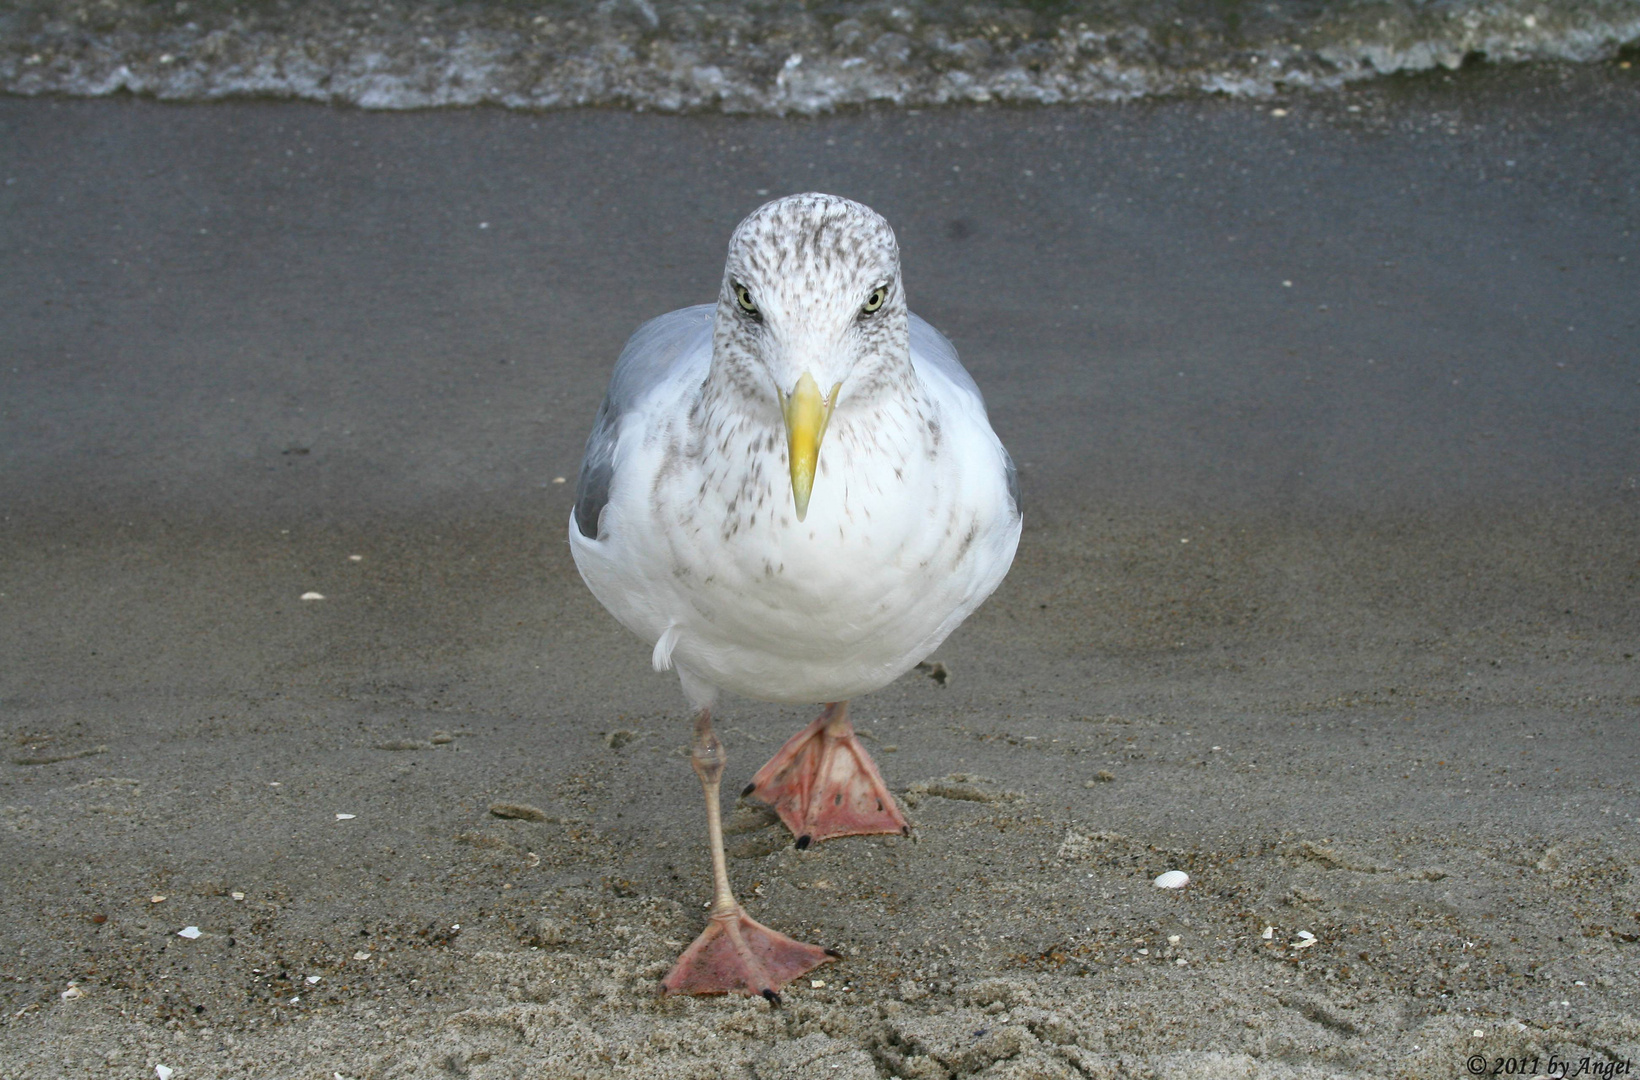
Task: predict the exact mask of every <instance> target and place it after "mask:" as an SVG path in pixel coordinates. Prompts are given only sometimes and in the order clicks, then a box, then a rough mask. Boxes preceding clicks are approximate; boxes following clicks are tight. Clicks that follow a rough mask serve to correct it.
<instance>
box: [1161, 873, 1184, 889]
mask: <svg viewBox="0 0 1640 1080" xmlns="http://www.w3.org/2000/svg"><path fill="white" fill-rule="evenodd" d="M1188 884H1190V875H1189V874H1187V873H1185V872H1184V871H1183V870H1169V871H1168V872H1167V873H1165V874H1162V875H1161V876H1160V877H1158V878H1157V879H1156V881H1155V885H1156V887H1157V888H1158V889H1182V888H1184V887H1185V886H1186V885H1188Z"/></svg>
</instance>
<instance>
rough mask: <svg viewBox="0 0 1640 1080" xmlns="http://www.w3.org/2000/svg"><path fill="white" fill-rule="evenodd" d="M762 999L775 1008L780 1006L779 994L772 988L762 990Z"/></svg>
mask: <svg viewBox="0 0 1640 1080" xmlns="http://www.w3.org/2000/svg"><path fill="white" fill-rule="evenodd" d="M763 999H764V1000H765V1001H767V1002H768V1003H769V1004H770V1005H773V1006H774V1007H775V1008H777V1009H778V1008H780V995H779V994H777V993H775V992H774V991H773V990H768V989H765V990H764V991H763Z"/></svg>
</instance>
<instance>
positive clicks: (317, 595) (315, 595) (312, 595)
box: [302, 592, 325, 600]
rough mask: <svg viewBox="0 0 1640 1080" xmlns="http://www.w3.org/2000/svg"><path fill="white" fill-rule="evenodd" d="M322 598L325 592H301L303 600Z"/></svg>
mask: <svg viewBox="0 0 1640 1080" xmlns="http://www.w3.org/2000/svg"><path fill="white" fill-rule="evenodd" d="M324 598H325V594H324V593H319V592H305V593H303V594H302V599H303V600H323V599H324Z"/></svg>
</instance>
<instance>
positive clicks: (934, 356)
mask: <svg viewBox="0 0 1640 1080" xmlns="http://www.w3.org/2000/svg"><path fill="white" fill-rule="evenodd" d="M908 314H910V315H911V362H912V364H913V365H915V366H917V367H919V368H925V369H927V370H930V371H934V372H936V373H938V374H940V375H942V376H944V377H945V379H946V381H947V382H949V383H951V384H952V385H953V386H955V387H957V388H958V389H959V390H965V391H967V392H968V393H970V394H972V395H974V400H975V401H976V402H978V403H979V408H980V412H984V411H985V395H984V394H981V393H980V392H979V384H978V383H976V382H974V377H973V376H972V375H970V374H968V369H967V368H965V367H963V366H962V361H961V360H958V359H957V347H956V346H955V345H953V344H951V341H950V339H949V338H947V337H946V336H945V335H944V334H942V333H940V332H939V331H938V330H936V329H934V327H933V326H932V325H930V324H929V323H928V321H927V320H925V319H923V318H922V317H920V316H918V315H917V314H915V313H914V312H911V313H908ZM1002 467H1003V470H1004V471H1005V473H1006V475H1007V479H1008V497H1009V498H1010V499H1012V500H1013V501H1014V512H1015V513H1018V512H1019V470H1018V469H1017V468H1015V467H1014V459H1013V457H1012V456H1011V455H1009V453H1008V448H1007V447H1006V446H1004V447H1003V448H1002Z"/></svg>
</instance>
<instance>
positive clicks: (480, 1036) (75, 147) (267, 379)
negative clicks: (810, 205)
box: [0, 65, 1640, 1080]
mask: <svg viewBox="0 0 1640 1080" xmlns="http://www.w3.org/2000/svg"><path fill="white" fill-rule="evenodd" d="M1636 74H1637V73H1636V72H1634V71H1632V70H1623V69H1619V68H1617V67H1616V66H1615V65H1614V66H1609V67H1605V68H1589V69H1583V70H1568V71H1555V70H1547V69H1544V70H1532V71H1503V72H1500V71H1492V70H1485V69H1482V70H1479V71H1465V72H1463V73H1461V74H1460V75H1458V76H1453V77H1440V78H1432V79H1420V80H1390V81H1385V82H1382V83H1378V84H1375V85H1373V86H1370V87H1366V88H1363V89H1361V90H1358V91H1353V92H1351V93H1349V94H1345V95H1339V96H1336V97H1327V98H1311V99H1303V98H1300V99H1296V100H1293V101H1289V102H1284V103H1280V104H1281V105H1282V106H1283V107H1284V108H1285V109H1286V110H1287V114H1286V115H1284V116H1275V115H1273V114H1272V113H1271V112H1269V111H1268V110H1269V107H1270V106H1269V105H1268V104H1266V105H1262V106H1261V105H1257V104H1252V103H1246V102H1230V101H1219V100H1206V101H1184V102H1171V103H1161V104H1145V105H1138V106H1127V107H1113V108H1106V109H1088V110H1031V111H1010V110H1000V109H998V110H985V109H976V110H963V111H929V112H923V113H897V112H888V111H884V112H866V113H858V114H851V115H844V116H837V117H831V118H826V119H820V120H813V121H773V120H760V119H729V118H721V117H694V118H666V117H654V116H644V115H631V114H622V113H613V112H582V113H566V114H554V115H524V114H512V113H504V112H500V111H489V110H485V111H474V112H431V113H421V114H408V115H378V114H367V113H361V112H349V111H337V110H326V109H322V108H315V107H307V106H295V105H284V104H269V103H246V104H232V105H214V106H209V107H165V106H159V105H155V104H151V103H145V102H139V101H129V100H123V101H99V102H68V101H40V100H31V101H21V100H15V99H0V184H3V185H4V186H3V187H0V208H3V212H0V239H3V243H0V311H3V312H4V316H3V318H0V357H3V362H0V387H3V390H0V656H3V657H4V660H3V662H0V724H3V733H4V735H5V738H6V747H5V757H4V759H3V760H0V956H3V957H4V961H3V963H0V970H3V972H4V979H3V980H0V1078H7V1080H9V1078H12V1077H24V1076H27V1077H30V1078H33V1077H39V1076H48V1075H49V1076H96V1077H133V1078H134V1077H150V1076H153V1075H155V1072H154V1066H155V1065H157V1064H164V1065H166V1066H167V1067H169V1068H172V1069H174V1070H175V1074H174V1075H175V1077H176V1080H194V1078H196V1077H270V1078H271V1077H314V1078H324V1080H330V1078H332V1077H336V1076H339V1077H344V1078H349V1080H355V1078H356V1080H364V1078H373V1080H374V1078H382V1080H386V1078H397V1077H421V1076H426V1077H443V1076H465V1077H472V1078H475V1080H487V1078H492V1077H513V1076H532V1077H533V1076H552V1077H557V1076H565V1077H568V1076H589V1077H604V1076H634V1077H639V1076H641V1077H696V1076H699V1077H713V1078H718V1077H724V1078H727V1077H735V1078H740V1077H758V1078H768V1077H785V1076H828V1077H839V1078H844V1077H847V1078H865V1077H885V1076H903V1077H952V1076H964V1077H967V1076H985V1077H993V1078H1001V1077H1017V1078H1026V1077H1062V1076H1063V1077H1079V1076H1087V1077H1100V1078H1106V1077H1140V1076H1161V1077H1202V1078H1225V1077H1258V1078H1263V1077H1274V1078H1288V1077H1334V1076H1338V1077H1344V1076H1368V1075H1370V1076H1373V1077H1383V1076H1394V1077H1409V1078H1423V1077H1456V1076H1460V1075H1467V1074H1468V1073H1467V1072H1466V1069H1467V1065H1466V1062H1467V1061H1468V1060H1469V1058H1470V1057H1471V1055H1474V1054H1481V1055H1484V1057H1485V1059H1486V1061H1485V1063H1484V1064H1485V1069H1486V1070H1490V1069H1491V1068H1492V1065H1493V1063H1494V1061H1495V1060H1496V1059H1498V1058H1503V1057H1506V1056H1524V1057H1526V1058H1528V1059H1530V1058H1532V1057H1534V1056H1535V1057H1536V1058H1537V1062H1536V1064H1535V1066H1534V1067H1535V1068H1536V1069H1537V1070H1538V1071H1540V1072H1543V1073H1545V1074H1547V1072H1548V1070H1549V1067H1550V1058H1551V1055H1554V1056H1556V1057H1558V1059H1560V1060H1562V1061H1565V1060H1572V1061H1573V1062H1574V1065H1575V1063H1576V1062H1577V1061H1578V1060H1579V1059H1582V1058H1589V1059H1590V1060H1591V1061H1592V1062H1594V1063H1600V1062H1620V1061H1630V1062H1636V1061H1640V1021H1637V1020H1636V1019H1635V1017H1636V1016H1637V1015H1640V975H1637V972H1640V963H1637V960H1640V791H1637V781H1636V777H1637V772H1640V729H1637V724H1636V716H1637V715H1640V660H1637V659H1636V656H1637V655H1640V604H1637V600H1640V542H1637V540H1636V537H1637V535H1640V428H1637V426H1636V417H1640V364H1637V363H1636V360H1637V359H1640V357H1637V353H1636V345H1635V341H1636V340H1637V336H1636V331H1637V330H1640V304H1637V303H1636V301H1635V297H1637V296H1640V243H1637V242H1636V234H1637V233H1640V190H1637V187H1636V180H1635V177H1636V176H1640V79H1637V78H1636V77H1635V76H1636ZM1352 107H1353V108H1354V110H1355V111H1352ZM804 189H821V190H828V191H834V192H837V193H839V194H844V195H849V196H852V197H855V198H859V199H862V200H863V201H866V202H868V203H870V204H871V205H872V206H874V207H876V208H877V209H878V210H880V211H882V212H883V213H884V214H885V215H886V216H887V217H888V218H889V220H890V221H891V222H892V223H893V224H894V225H895V227H896V229H897V231H898V233H899V235H900V239H901V244H902V247H903V249H904V253H905V280H906V286H907V290H908V294H909V296H910V299H911V302H912V307H913V309H914V310H917V311H918V312H919V313H920V314H922V315H924V316H925V317H927V318H929V319H930V320H931V321H933V322H934V323H935V324H936V325H938V326H940V327H941V328H942V329H944V330H945V332H946V333H947V334H948V335H950V336H951V337H952V338H953V340H954V341H955V342H956V344H957V346H958V348H959V350H960V351H961V352H962V355H963V357H964V359H965V361H966V362H967V363H968V365H969V367H970V369H971V370H972V371H973V373H974V375H975V377H976V379H977V380H978V381H979V383H980V385H981V386H982V388H983V389H984V390H985V392H986V394H987V397H988V399H989V402H990V405H991V410H992V416H993V420H994V422H995V425H996V427H997V429H998V431H999V432H1000V433H1001V434H1002V436H1003V438H1004V440H1005V441H1006V442H1007V443H1008V445H1009V446H1010V448H1011V449H1012V450H1013V452H1014V456H1015V457H1016V459H1017V460H1018V461H1019V462H1020V464H1021V473H1022V481H1023V485H1024V492H1025V504H1026V505H1025V509H1026V532H1025V537H1024V539H1023V541H1022V543H1021V546H1020V554H1019V559H1018V561H1017V563H1016V565H1015V567H1014V570H1013V572H1012V574H1011V576H1010V577H1009V578H1008V580H1007V581H1006V582H1005V583H1004V585H1003V587H1002V588H1001V589H1000V590H999V592H998V593H997V594H996V596H994V597H993V598H992V600H991V601H990V602H989V603H988V604H987V605H986V606H985V607H984V608H982V609H981V611H980V612H979V613H978V614H977V615H975V616H974V617H973V618H972V619H971V620H970V621H969V623H968V624H967V625H966V626H964V627H963V628H962V629H961V630H960V631H959V632H958V633H957V634H956V635H954V636H953V637H952V638H951V640H950V641H949V642H947V644H946V645H945V646H944V647H942V649H941V650H940V652H939V654H938V656H937V657H936V659H938V660H939V661H940V662H941V663H942V664H944V665H945V667H946V668H947V669H948V671H949V672H950V676H951V677H950V679H949V681H948V682H947V683H946V684H944V685H941V684H938V683H936V682H935V681H934V680H932V679H930V678H927V677H925V676H922V675H917V674H913V675H911V676H908V677H906V678H905V679H903V680H901V681H900V682H899V683H897V684H895V685H894V686H892V687H889V688H888V689H886V690H884V691H882V692H880V693H878V694H875V695H872V696H870V697H868V698H865V699H862V700H861V701H859V702H858V703H857V704H856V706H855V709H854V714H855V718H856V722H857V723H859V724H860V726H861V728H862V730H863V731H865V732H866V733H867V734H868V735H869V737H870V739H871V740H872V741H871V743H870V745H871V746H872V748H873V750H874V752H875V753H876V754H877V757H878V760H879V762H880V764H881V766H882V769H883V772H884V774H885V776H886V778H887V779H888V782H889V784H890V786H891V787H893V788H894V789H895V790H896V791H898V792H900V793H902V795H903V796H904V798H905V802H906V804H907V807H908V813H909V815H910V817H911V818H912V820H913V822H914V824H915V827H916V835H915V836H914V837H913V838H912V839H911V840H909V841H905V840H895V839H885V838H851V839H845V840H838V841H832V842H829V843H826V844H823V845H819V846H817V847H816V848H815V849H812V850H810V851H804V852H799V851H796V850H795V849H794V848H793V847H792V845H791V842H790V837H789V836H788V835H786V834H785V833H784V832H783V830H782V829H781V827H780V826H779V825H778V824H777V823H772V822H771V819H769V818H768V817H767V816H766V815H763V814H761V813H759V812H757V811H756V810H755V809H753V808H749V807H742V808H739V809H735V810H731V821H730V826H729V828H730V831H731V835H730V837H729V842H730V848H731V855H732V857H731V859H730V864H731V867H730V869H731V875H732V877H733V878H734V882H735V885H736V886H737V888H738V889H740V890H741V894H742V897H743V899H744V900H745V901H746V902H747V905H748V907H749V909H750V910H751V912H752V913H753V915H754V916H755V917H757V918H759V919H761V920H763V921H765V922H767V923H770V924H772V925H774V926H776V927H778V928H780V929H783V930H785V931H787V932H789V933H792V934H794V935H799V936H803V937H806V938H807V939H809V940H813V941H816V942H819V943H821V944H825V945H828V946H831V947H834V948H837V949H839V950H841V951H842V952H843V953H844V957H843V959H841V960H840V961H838V962H837V963H835V964H833V965H830V966H828V967H826V968H822V969H820V970H819V971H817V972H816V973H815V975H814V977H813V980H812V982H813V983H823V984H824V985H811V980H808V979H805V980H802V981H800V982H799V983H796V984H794V985H793V986H792V987H791V988H790V989H789V991H788V993H787V994H786V995H785V1002H784V1004H783V1006H782V1007H781V1008H780V1009H778V1010H775V1009H771V1008H770V1007H769V1006H768V1005H767V1003H765V1002H763V1001H761V1000H742V999H698V1000H696V999H686V1000H678V999H661V998H659V997H657V996H656V993H655V989H656V985H657V982H658V980H659V977H660V975H661V974H663V973H664V971H665V970H666V968H667V966H668V965H669V962H670V960H671V959H672V958H673V957H674V956H675V955H676V953H677V952H678V950H679V949H680V948H681V947H682V946H683V945H684V944H685V943H687V941H688V940H689V939H690V938H691V937H692V936H693V935H694V934H695V933H696V932H697V931H698V930H699V928H700V925H701V923H702V919H703V904H704V902H705V900H706V899H707V895H708V891H709V875H708V868H707V865H706V862H705V858H704V837H703V829H702V827H701V815H700V807H699V789H698V786H697V785H696V783H695V781H694V777H693V774H692V773H691V772H690V770H689V767H688V763H687V760H686V758H685V756H684V755H683V753H682V747H683V746H684V744H685V743H686V741H687V725H686V722H685V717H684V715H683V709H682V699H681V696H680V695H679V693H678V691H677V688H676V685H675V682H674V681H673V679H672V677H671V676H670V675H665V676H662V675H656V674H654V673H653V672H651V671H650V670H649V666H648V650H647V649H646V648H645V647H644V646H642V645H641V644H640V643H638V642H637V641H636V640H634V639H631V638H630V637H629V636H628V635H626V634H625V632H624V631H622V630H621V629H620V628H619V627H618V626H617V625H616V624H615V623H614V621H613V620H612V619H610V618H609V617H608V616H607V615H606V614H605V613H604V612H603V611H602V610H601V609H600V608H598V606H597V604H596V602H595V601H593V600H592V598H591V596H590V595H589V594H588V593H587V592H586V590H585V588H584V587H583V586H582V585H581V583H580V581H579V579H578V578H577V576H576V574H575V570H574V567H573V565H572V563H571V561H570V558H569V553H568V551H567V549H566V546H565V544H564V542H563V539H562V535H563V530H564V527H565V523H566V520H567V517H568V512H569V504H570V501H571V491H570V487H571V486H572V485H571V484H560V483H557V482H556V479H557V478H559V477H569V478H570V479H571V481H573V476H574V471H575V468H576V464H577V461H578V458H579V451H580V444H581V441H582V440H583V439H584V437H585V433H586V431H587V429H588V427H589V425H590V422H591V418H592V414H593V412H594V410H595V409H596V407H597V403H598V399H599V396H600V394H601V392H602V388H603V384H604V382H605V380H606V378H607V374H608V369H609V365H610V364H611V363H612V361H613V357H614V355H615V353H616V352H617V351H618V349H619V347H620V344H621V342H622V341H623V340H624V339H625V337H626V335H627V334H628V333H629V332H630V331H631V330H632V329H633V327H634V326H635V325H636V324H637V323H638V322H640V321H641V320H643V319H644V318H647V317H649V316H651V315H653V314H657V313H659V312H662V311H665V310H667V309H669V308H672V307H676V306H681V305H684V304H688V303H696V302H700V301H702V300H705V299H709V298H710V296H711V295H712V293H713V291H714V289H715V287H716V282H717V279H718V275H719V274H720V273H721V258H722V254H723V250H724V248H725V245H726V242H727V237H728V232H729V230H730V229H731V228H732V227H733V225H734V223H735V222H736V221H737V220H739V218H740V217H741V216H742V215H743V214H744V213H745V212H746V211H748V210H749V209H750V208H752V207H753V206H755V205H756V204H757V203H758V202H760V201H761V199H762V198H763V197H764V193H765V192H766V193H768V194H781V193H784V192H788V191H794V190H804ZM1289 283H1290V284H1289ZM354 556H359V558H357V559H355V558H354ZM307 592H317V593H320V594H323V596H324V599H323V600H307V601H304V600H302V599H300V598H301V597H302V595H303V594H304V593H307ZM808 718H809V716H808V714H807V713H806V712H804V711H802V710H795V709H789V708H783V707H776V706H770V705H764V704H760V703H756V702H750V701H739V700H736V701H731V702H729V703H728V704H727V707H726V709H725V711H724V718H723V720H722V727H721V729H720V730H721V731H722V734H723V736H724V739H725V742H726V744H727V747H728V752H729V757H730V764H729V772H728V775H727V776H726V783H725V788H726V789H729V788H732V787H738V786H739V785H740V784H742V783H744V781H745V779H746V778H749V777H750V775H751V774H752V772H753V771H754V770H755V769H756V768H757V766H758V765H760V764H761V763H762V762H763V760H765V759H766V758H767V756H768V755H769V754H771V753H772V752H773V751H774V749H775V748H776V747H777V746H778V745H779V743H780V742H781V741H782V740H783V739H784V738H785V737H786V735H788V734H789V733H790V732H791V731H792V730H795V728H796V727H797V726H798V725H799V724H801V723H803V722H805V721H806V720H807V719H808ZM495 804H522V805H523V806H525V807H528V808H532V809H533V810H535V811H538V813H533V814H526V816H525V817H516V816H515V817H509V818H503V817H498V816H496V815H495V814H493V813H492V812H491V807H492V806H493V805H495ZM339 815H352V816H351V817H348V818H341V817H339ZM1169 869H1181V870H1185V871H1186V872H1188V873H1189V874H1190V876H1191V884H1190V886H1189V887H1188V888H1187V889H1185V890H1183V891H1179V892H1171V891H1164V890H1161V889H1157V888H1155V887H1153V886H1152V885H1151V880H1152V879H1153V878H1154V877H1155V876H1156V875H1157V874H1159V873H1161V872H1162V871H1164V870H1169ZM156 897H163V899H161V900H156V899H155V898H156ZM240 897H242V898H240ZM188 926H195V927H198V929H199V936H198V937H197V938H195V939H192V940H190V939H185V938H183V937H179V936H178V935H177V931H178V930H181V929H183V928H184V927H188ZM1267 928H1268V930H1267ZM1266 932H1268V935H1269V936H1268V937H1266V936H1265V934H1266ZM1301 934H1308V935H1313V938H1306V937H1304V936H1301ZM1309 942H1313V943H1309ZM312 979H316V980H317V981H309V980H312ZM71 987H72V989H71ZM1630 1068H1631V1069H1632V1068H1633V1066H1632V1065H1631V1066H1630ZM1527 1075H1531V1074H1530V1073H1528V1074H1527Z"/></svg>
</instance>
